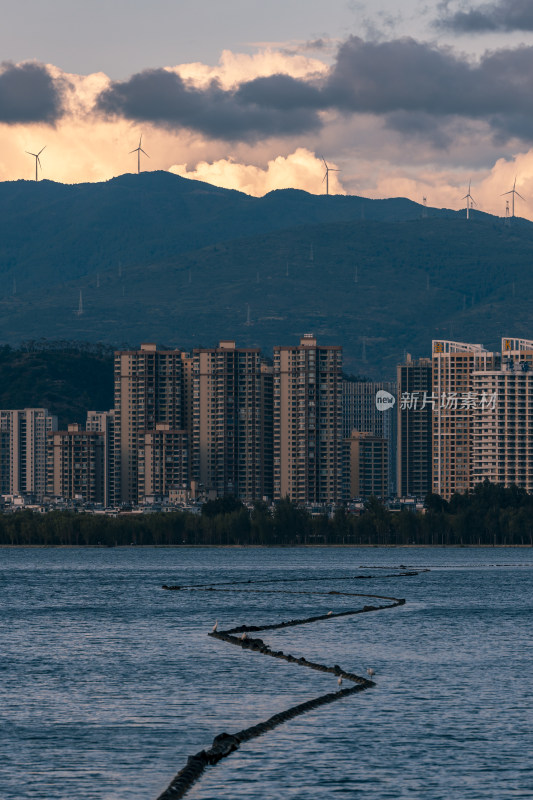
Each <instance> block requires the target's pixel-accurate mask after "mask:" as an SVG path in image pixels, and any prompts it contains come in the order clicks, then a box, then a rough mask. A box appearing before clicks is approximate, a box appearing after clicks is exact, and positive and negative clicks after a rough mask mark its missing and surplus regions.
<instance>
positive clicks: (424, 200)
mask: <svg viewBox="0 0 533 800" xmlns="http://www.w3.org/2000/svg"><path fill="white" fill-rule="evenodd" d="M422 205H423V206H424V208H423V209H422V219H426V218H427V215H428V199H427V197H426V196H425V195H424V197H423V198H422Z"/></svg>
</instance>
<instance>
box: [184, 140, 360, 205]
mask: <svg viewBox="0 0 533 800" xmlns="http://www.w3.org/2000/svg"><path fill="white" fill-rule="evenodd" d="M330 166H332V167H334V166H335V165H334V164H333V163H331V164H330ZM170 172H174V173H175V174H176V175H181V176H182V177H184V178H194V180H198V181H205V182H206V183H212V184H214V185H215V186H221V187H223V188H226V189H238V190H239V191H241V192H246V194H251V195H253V196H255V197H262V196H263V195H265V194H267V192H271V191H273V190H274V189H289V188H292V187H295V186H297V187H298V189H303V190H304V191H307V192H310V193H311V194H322V193H323V192H324V184H323V183H322V179H323V177H324V164H323V162H322V160H321V159H320V158H317V156H316V155H315V154H314V153H311V152H310V151H309V150H307V149H306V148H304V147H299V148H297V149H296V150H295V152H294V153H290V154H289V155H288V156H286V157H284V156H278V157H277V158H274V159H271V160H270V161H269V162H268V164H267V166H266V168H265V169H263V168H261V167H257V166H255V165H253V164H239V163H237V162H235V161H234V160H232V159H228V158H224V159H219V160H218V161H215V162H212V163H208V162H207V161H201V162H199V163H198V164H196V166H195V168H194V169H192V170H187V165H186V164H175V165H174V166H172V167H170ZM329 183H330V193H331V194H345V191H344V189H343V188H342V185H341V182H340V180H339V177H338V176H337V173H335V172H332V173H331V174H330V177H329Z"/></svg>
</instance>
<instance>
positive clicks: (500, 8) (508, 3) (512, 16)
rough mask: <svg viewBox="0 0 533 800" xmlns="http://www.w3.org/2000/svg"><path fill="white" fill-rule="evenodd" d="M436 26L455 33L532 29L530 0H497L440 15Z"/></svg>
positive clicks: (532, 19)
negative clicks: (496, 0)
mask: <svg viewBox="0 0 533 800" xmlns="http://www.w3.org/2000/svg"><path fill="white" fill-rule="evenodd" d="M436 26H437V27H439V28H444V29H447V30H451V31H454V32H455V33H487V32H493V31H533V5H532V4H531V0H499V2H496V3H484V4H483V5H481V6H478V7H477V8H471V9H468V10H467V11H456V12H455V13H454V14H451V15H445V16H442V17H441V18H440V19H438V20H437V22H436Z"/></svg>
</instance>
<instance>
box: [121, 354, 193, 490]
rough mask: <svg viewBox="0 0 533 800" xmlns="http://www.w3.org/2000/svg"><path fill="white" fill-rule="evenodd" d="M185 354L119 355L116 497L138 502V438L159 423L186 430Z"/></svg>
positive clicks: (174, 428) (171, 428)
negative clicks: (184, 409)
mask: <svg viewBox="0 0 533 800" xmlns="http://www.w3.org/2000/svg"><path fill="white" fill-rule="evenodd" d="M183 388H184V387H183V354H182V352H181V351H180V350H158V349H157V347H156V345H155V344H142V345H141V347H140V349H139V350H127V351H119V352H117V353H115V497H116V501H120V502H123V503H136V502H137V501H138V484H139V480H138V461H139V438H140V436H141V432H145V431H150V430H155V427H156V425H157V423H158V422H161V423H165V424H167V425H168V426H169V428H170V430H183V407H184V398H183Z"/></svg>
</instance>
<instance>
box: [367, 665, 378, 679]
mask: <svg viewBox="0 0 533 800" xmlns="http://www.w3.org/2000/svg"><path fill="white" fill-rule="evenodd" d="M366 674H367V675H368V677H369V678H372V677H373V676H374V675H375V674H376V670H375V669H372V667H368V669H367V671H366Z"/></svg>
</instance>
